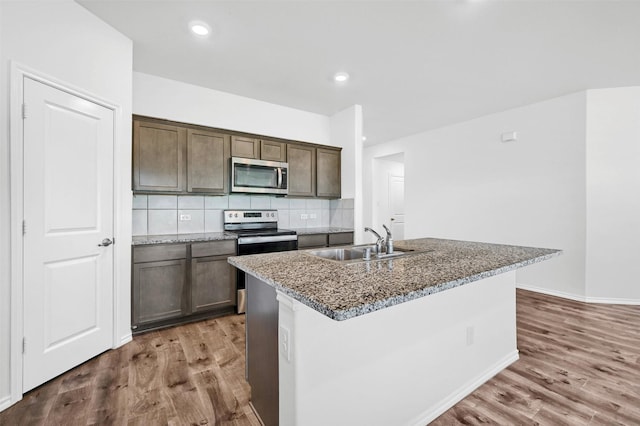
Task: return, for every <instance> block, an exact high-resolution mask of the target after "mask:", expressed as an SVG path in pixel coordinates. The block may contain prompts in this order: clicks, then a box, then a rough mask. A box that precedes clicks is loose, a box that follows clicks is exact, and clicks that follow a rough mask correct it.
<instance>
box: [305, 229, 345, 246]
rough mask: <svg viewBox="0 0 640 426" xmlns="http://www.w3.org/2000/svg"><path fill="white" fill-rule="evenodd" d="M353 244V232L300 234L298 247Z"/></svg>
mask: <svg viewBox="0 0 640 426" xmlns="http://www.w3.org/2000/svg"><path fill="white" fill-rule="evenodd" d="M347 244H353V232H336V233H331V234H302V235H298V249H299V250H304V249H311V248H320V247H331V246H343V245H347Z"/></svg>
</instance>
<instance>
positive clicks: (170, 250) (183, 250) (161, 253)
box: [133, 244, 187, 263]
mask: <svg viewBox="0 0 640 426" xmlns="http://www.w3.org/2000/svg"><path fill="white" fill-rule="evenodd" d="M186 258H187V245H186V244H168V245H159V246H158V245H153V246H148V247H134V248H133V263H142V262H155V261H159V260H173V259H186Z"/></svg>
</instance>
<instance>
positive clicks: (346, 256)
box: [306, 245, 415, 263]
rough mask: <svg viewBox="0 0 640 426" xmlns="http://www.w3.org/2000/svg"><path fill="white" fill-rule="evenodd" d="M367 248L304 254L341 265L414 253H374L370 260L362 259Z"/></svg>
mask: <svg viewBox="0 0 640 426" xmlns="http://www.w3.org/2000/svg"><path fill="white" fill-rule="evenodd" d="M367 247H371V246H370V245H364V246H351V247H335V248H333V247H332V248H326V249H318V250H309V251H307V252H306V253H308V254H310V255H313V256H318V257H321V258H323V259H328V260H333V261H336V262H341V263H356V262H364V261H375V260H385V259H391V258H395V257H400V256H405V255H407V254H413V253H415V252H413V251H412V252H404V251H394V252H393V253H389V254H387V253H383V254H380V255H376V254H375V253H373V252H372V253H371V257H370V259H364V252H365V249H366V248H367Z"/></svg>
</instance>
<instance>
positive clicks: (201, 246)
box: [191, 240, 236, 257]
mask: <svg viewBox="0 0 640 426" xmlns="http://www.w3.org/2000/svg"><path fill="white" fill-rule="evenodd" d="M235 254H236V240H222V241H209V242H206V243H193V244H191V257H205V256H223V255H231V256H233V255H235Z"/></svg>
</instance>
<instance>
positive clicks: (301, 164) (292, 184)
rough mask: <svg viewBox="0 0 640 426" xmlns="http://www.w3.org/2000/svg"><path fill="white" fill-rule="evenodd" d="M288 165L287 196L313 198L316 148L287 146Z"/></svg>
mask: <svg viewBox="0 0 640 426" xmlns="http://www.w3.org/2000/svg"><path fill="white" fill-rule="evenodd" d="M287 162H288V163H289V195H290V196H297V197H315V195H316V148H315V147H312V146H308V145H297V144H291V143H290V144H287Z"/></svg>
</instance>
